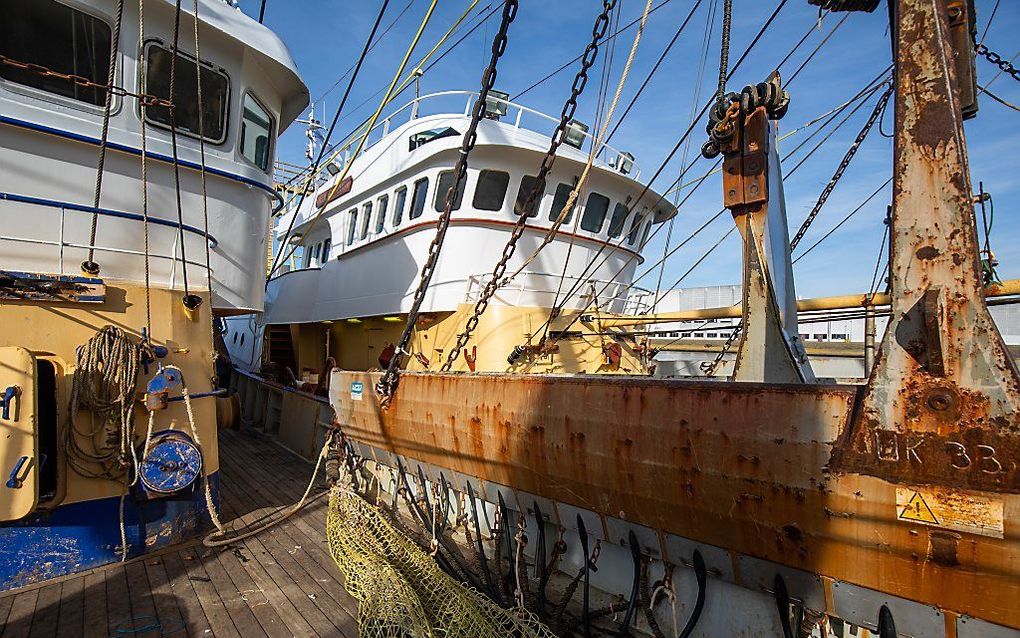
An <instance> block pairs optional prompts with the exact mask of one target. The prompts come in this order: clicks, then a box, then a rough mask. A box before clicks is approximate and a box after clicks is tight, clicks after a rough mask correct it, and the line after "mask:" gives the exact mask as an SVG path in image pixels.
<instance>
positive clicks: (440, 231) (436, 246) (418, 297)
mask: <svg viewBox="0 0 1020 638" xmlns="http://www.w3.org/2000/svg"><path fill="white" fill-rule="evenodd" d="M517 9H518V0H506V1H505V2H504V4H503V17H502V20H501V22H500V25H499V31H498V32H497V33H496V37H495V38H494V39H493V41H492V55H491V57H490V58H489V65H488V66H487V67H486V68H485V71H484V72H483V73H482V88H481V90H480V91H479V92H478V99H477V100H475V104H474V108H473V109H472V111H471V124H470V125H469V126H468V130H467V131H466V132H465V133H464V138H463V140H462V142H461V146H460V156H459V157H458V158H457V165H456V167H454V171H453V174H454V179H453V186H451V187H450V188H449V189H448V190H447V191H446V200H445V203H444V205H443V213H442V215H440V216H439V221H438V223H437V224H436V236H435V237H433V239H432V243H431V244H430V245H429V252H428V258H427V259H426V260H425V265H424V266H422V269H421V274H420V276H419V278H418V287H417V289H416V290H415V291H414V300H413V302H412V303H411V310H410V312H408V315H407V324H406V325H405V326H404V332H403V333H402V334H401V335H400V342H399V343H398V344H397V347H396V351H395V352H394V353H393V357H392V358H391V359H390V363H389V365H388V366H387V367H386V372H385V373H384V374H383V377H382V379H380V380H379V383H378V384H377V385H376V391H377V392H378V393H379V394H380V395H381V396H382V401H383V404H384V405H385V404H387V403H389V400H390V398H391V397H392V396H393V393H394V392H395V391H396V389H397V383H398V382H399V377H400V363H401V355H404V354H409V352H408V349H407V348H408V345H409V344H410V343H411V335H412V334H413V333H414V327H415V324H417V322H418V313H419V312H420V310H421V305H422V302H423V301H424V300H425V293H426V292H427V291H428V287H429V283H430V282H431V280H432V275H433V274H434V273H435V270H436V265H437V263H438V262H439V253H440V250H441V249H442V247H443V240H444V239H445V238H446V231H447V229H448V228H449V227H450V217H451V216H452V212H453V204H454V201H455V200H456V197H457V191H458V190H460V185H461V183H462V182H464V180H465V179H466V178H467V161H468V156H469V155H470V154H471V151H472V150H473V149H474V147H475V143H476V142H477V141H478V123H479V122H480V121H481V120H482V118H483V117H484V116H485V106H486V101H487V99H488V97H489V92H490V91H491V90H492V87H493V86H495V84H496V64H497V63H498V62H499V59H500V58H501V57H502V56H503V53H504V52H505V51H506V45H507V30H508V29H509V28H510V23H512V22H513V21H514V18H515V17H516V16H517Z"/></svg>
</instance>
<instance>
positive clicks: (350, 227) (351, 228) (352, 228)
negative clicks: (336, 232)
mask: <svg viewBox="0 0 1020 638" xmlns="http://www.w3.org/2000/svg"><path fill="white" fill-rule="evenodd" d="M350 215H351V220H350V222H348V224H347V245H348V246H350V245H351V244H353V243H354V235H355V233H357V232H358V209H357V208H352V209H351V212H350Z"/></svg>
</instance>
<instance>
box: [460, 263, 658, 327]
mask: <svg viewBox="0 0 1020 638" xmlns="http://www.w3.org/2000/svg"><path fill="white" fill-rule="evenodd" d="M521 275H522V276H521V277H520V278H519V279H516V280H515V281H517V282H518V284H517V285H510V286H500V288H499V291H501V292H516V293H518V294H522V293H535V294H547V295H552V294H555V292H556V291H555V290H543V289H539V288H529V287H526V286H525V282H526V281H527V279H528V277H548V278H555V279H557V280H558V279H560V277H562V275H561V274H560V273H546V272H528V271H525V272H523V273H521ZM491 278H492V273H485V274H477V275H470V276H468V279H467V290H465V292H464V300H465V303H473V302H474V297H473V296H474V295H477V294H478V290H480V289H481V288H482V287H483V286H484V285H485V284H486V282H488V281H489V280H490V279H491ZM563 278H564V280H565V281H566V280H571V281H580V280H582V278H581V277H575V276H571V275H567V276H566V277H563ZM583 279H584V280H585V281H590V282H592V283H593V284H596V285H605V287H606V288H607V289H608V287H609V286H615V287H617V288H618V290H617V291H616V293H615V294H614V295H613V296H611V297H602V298H600V299H599V301H600V302H603V303H622V304H623V305H624V308H627V307H632V308H633V310H632V311H633V312H640V310H641V309H642V308H649V309H650V308H651V304H649V303H647V302H643V301H639V300H638V298H637V296H635V295H634V294H633V293H635V292H637V293H639V294H640V293H646V294H651V291H650V290H646V289H644V288H641V287H640V286H635V285H634V284H632V283H631V284H628V283H624V282H622V281H605V280H600V279H589V278H583ZM497 294H498V293H497ZM587 296H589V293H588V292H583V291H577V292H574V293H573V294H570V295H568V296H567V299H575V298H576V299H583V298H585V297H587ZM565 301H566V300H564V302H565ZM625 314H626V311H625ZM613 316H614V317H616V316H618V315H613Z"/></svg>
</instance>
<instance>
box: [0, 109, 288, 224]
mask: <svg viewBox="0 0 1020 638" xmlns="http://www.w3.org/2000/svg"><path fill="white" fill-rule="evenodd" d="M0 123H3V124H10V125H11V126H19V127H21V128H25V129H29V130H32V131H38V132H40V133H47V134H49V135H56V136H57V137H64V138H67V139H69V140H74V141H76V142H84V143H86V144H92V145H94V146H99V144H100V140H99V139H97V138H95V137H89V136H88V135H82V134H80V133H72V132H71V131H65V130H63V129H58V128H53V127H50V126H44V125H42V124H36V123H35V122H27V121H25V120H19V119H16V118H13V117H8V116H6V115H0ZM106 146H107V148H111V149H113V150H115V151H120V152H122V153H130V154H131V155H137V156H139V157H141V155H142V151H141V149H138V148H135V147H133V146H126V145H124V144H118V143H116V142H107V143H106ZM145 156H146V157H147V158H152V159H155V160H159V161H161V162H165V163H167V164H173V162H174V160H173V158H172V157H170V156H168V155H162V154H160V153H153V152H151V151H146V153H145ZM177 163H178V164H179V165H180V166H183V167H185V168H190V169H192V170H196V171H200V170H202V165H201V164H197V163H195V162H189V161H187V160H182V159H178V160H177ZM205 172H206V173H208V174H210V175H216V176H218V177H224V178H226V179H230V180H233V181H235V182H240V183H242V184H247V185H248V186H254V187H255V188H258V189H261V190H263V191H265V192H266V193H268V194H270V195H271V196H272V197H273V200H274V203H273V213H274V214H275V213H277V212H279V210H280V209H281V208H283V197H281V196H280V194H279V193H277V192H276V189H274V188H273V187H271V186H267V185H266V184H263V183H262V182H259V181H257V180H254V179H251V178H250V177H244V176H243V175H235V174H234V173H229V172H227V171H224V170H220V169H218V168H212V167H209V166H206V167H205Z"/></svg>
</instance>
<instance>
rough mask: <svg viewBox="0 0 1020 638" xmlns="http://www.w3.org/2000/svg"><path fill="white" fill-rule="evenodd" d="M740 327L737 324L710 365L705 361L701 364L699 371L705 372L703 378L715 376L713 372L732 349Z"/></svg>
mask: <svg viewBox="0 0 1020 638" xmlns="http://www.w3.org/2000/svg"><path fill="white" fill-rule="evenodd" d="M742 327H743V326H742V325H741V324H739V323H738V324H737V327H736V328H734V329H733V332H731V333H730V336H729V337H727V338H726V343H724V344H723V347H722V348H721V349H720V350H719V354H717V355H715V359H714V360H713V361H712V362H711V363H708V362H707V361H702V362H701V369H702V370H704V371H705V376H708V377H714V376H715V372H716V370H718V368H719V364H721V363H722V360H723V357H725V356H726V353H727V352H729V351H730V348H732V347H733V342H734V341H736V340H737V336H738V335H740V330H741V328H742Z"/></svg>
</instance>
